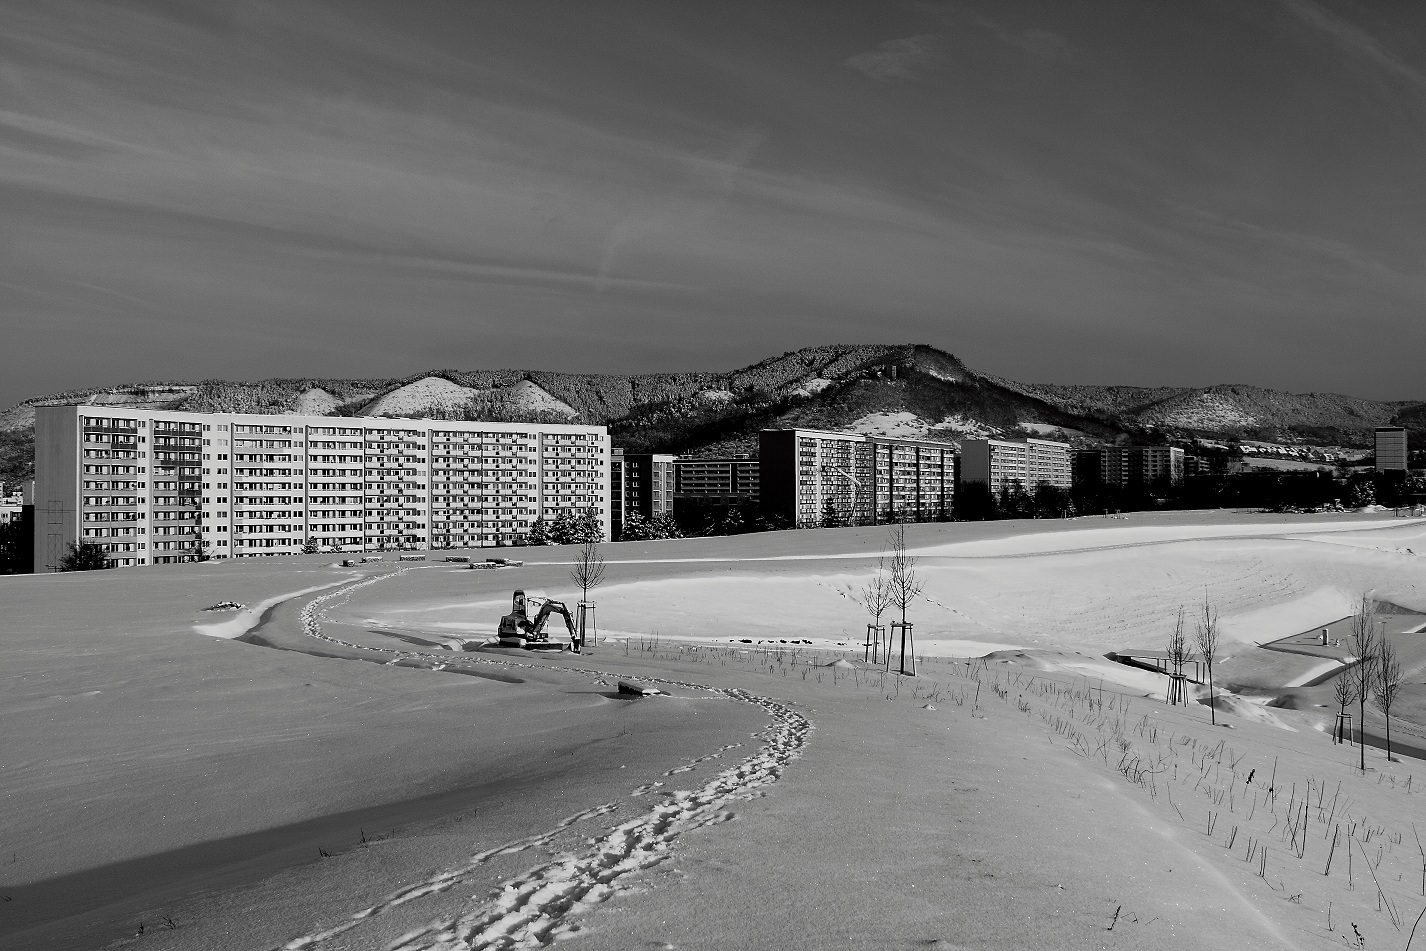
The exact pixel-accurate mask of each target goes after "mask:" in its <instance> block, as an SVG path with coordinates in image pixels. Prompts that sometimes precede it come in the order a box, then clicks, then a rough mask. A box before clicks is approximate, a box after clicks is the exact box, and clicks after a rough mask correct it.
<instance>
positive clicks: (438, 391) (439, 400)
mask: <svg viewBox="0 0 1426 951" xmlns="http://www.w3.org/2000/svg"><path fill="white" fill-rule="evenodd" d="M482 398H486V399H489V398H494V399H497V400H498V401H499V402H500V403H502V404H503V405H504V406H505V407H506V408H508V409H511V410H515V411H517V412H529V413H537V412H549V413H557V414H559V415H561V416H570V417H573V416H575V415H577V414H576V412H575V410H574V408H573V407H572V406H570V405H569V404H568V403H565V402H563V401H561V400H558V399H556V398H555V397H553V396H551V395H550V394H549V392H548V391H547V390H545V389H544V388H542V387H541V386H539V385H538V384H536V383H532V382H531V381H529V380H521V381H520V382H519V383H516V384H514V385H512V386H507V387H501V388H496V389H491V390H482V389H477V388H475V387H470V386H461V385H460V384H459V383H452V382H451V381H450V380H446V379H442V378H441V377H438V376H427V377H422V378H421V379H419V380H415V381H414V382H411V383H407V384H406V385H405V386H400V387H397V388H396V389H394V390H392V391H391V392H389V393H387V394H385V395H384V396H382V397H381V398H380V399H377V400H375V401H374V402H372V403H369V404H367V406H365V407H364V408H363V409H362V411H361V414H360V415H362V416H418V415H420V414H422V413H427V412H431V411H433V410H436V411H455V410H460V409H464V408H465V407H466V406H468V405H469V404H470V402H471V401H472V400H480V399H482Z"/></svg>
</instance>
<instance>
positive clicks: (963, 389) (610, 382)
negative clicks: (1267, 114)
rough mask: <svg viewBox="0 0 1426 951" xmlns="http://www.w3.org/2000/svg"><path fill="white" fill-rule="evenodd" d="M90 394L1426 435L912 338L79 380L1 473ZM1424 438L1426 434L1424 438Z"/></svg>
mask: <svg viewBox="0 0 1426 951" xmlns="http://www.w3.org/2000/svg"><path fill="white" fill-rule="evenodd" d="M80 401H85V402H90V403H99V404H106V405H108V404H112V405H125V406H132V407H142V408H145V409H173V410H185V411H190V412H239V413H302V414H310V415H332V416H380V415H390V416H431V417H441V418H464V419H503V420H522V419H541V420H546V421H553V422H585V423H599V424H605V425H608V426H609V427H610V429H611V432H612V434H613V436H614V439H615V442H616V444H618V445H623V446H626V447H628V448H630V449H631V450H635V451H639V450H644V451H662V452H685V453H687V452H699V453H711V452H730V451H751V450H753V449H754V448H755V446H756V440H757V432H758V430H759V429H763V428H768V427H779V426H803V427H811V428H822V429H849V430H855V431H858V432H870V433H882V434H887V435H902V436H918V437H924V438H932V439H947V440H955V439H958V438H962V437H965V436H971V435H976V436H980V435H1002V434H1003V435H1024V434H1026V433H1031V434H1044V435H1055V434H1063V435H1065V436H1067V437H1068V438H1071V439H1072V440H1075V441H1091V442H1093V441H1101V440H1115V439H1123V438H1135V436H1136V434H1139V433H1141V432H1142V431H1144V430H1148V429H1157V430H1165V431H1169V432H1170V433H1177V434H1182V435H1200V436H1218V437H1222V436H1243V437H1251V438H1267V439H1286V440H1291V441H1315V442H1323V443H1330V444H1339V445H1358V446H1362V445H1369V444H1370V441H1371V431H1372V429H1373V428H1374V427H1376V426H1382V425H1403V426H1406V427H1408V428H1409V429H1411V430H1413V432H1414V433H1415V435H1414V436H1413V442H1415V441H1416V440H1418V439H1421V438H1426V402H1423V401H1398V402H1385V401H1374V400H1362V399H1355V398H1353V397H1349V396H1342V395H1339V394H1334V393H1306V394H1295V393H1285V392H1282V391H1279V390H1269V389H1264V388H1262V387H1255V386H1246V385H1238V384H1233V385H1219V386H1209V387H1141V386H1072V385H1056V384H1025V383H1017V382H1015V381H1013V380H1006V379H1001V378H999V377H994V376H991V375H988V374H983V373H979V372H977V371H975V370H972V369H971V368H969V367H967V366H966V365H965V364H964V363H962V362H961V361H960V360H958V359H957V358H956V357H955V356H954V355H952V354H949V353H946V352H944V351H942V350H938V349H936V348H934V347H930V346H923V345H915V344H900V345H888V344H858V345H844V346H819V347H805V348H803V349H801V350H795V351H791V352H788V353H784V354H782V355H781V356H777V357H771V358H769V359H767V360H762V361H760V362H758V363H755V364H753V365H751V366H748V367H743V368H742V369H738V370H732V371H729V372H721V373H720V372H692V373H645V374H633V375H616V374H591V373H556V372H550V371H543V370H514V369H504V370H453V369H445V370H432V371H430V372H427V373H421V374H416V375H414V376H410V377H406V378H403V379H390V378H386V379H318V378H300V379H272V380H261V381H257V382H241V381H224V380H206V381H201V382H182V381H163V382H148V383H139V384H133V385H129V386H119V387H108V388H94V389H88V390H73V391H69V392H65V393H56V394H52V395H49V396H44V397H37V398H34V399H31V400H26V401H25V402H24V403H21V404H19V405H18V406H15V407H12V408H10V409H9V410H6V411H5V412H4V413H0V460H3V465H0V481H7V480H8V481H14V480H17V479H21V478H27V477H28V467H29V466H30V454H31V453H32V449H31V448H30V446H31V442H30V441H29V440H27V434H28V432H29V431H30V430H32V428H33V425H34V407H35V406H37V405H41V404H45V403H71V402H80ZM1417 444H1418V445H1419V443H1417Z"/></svg>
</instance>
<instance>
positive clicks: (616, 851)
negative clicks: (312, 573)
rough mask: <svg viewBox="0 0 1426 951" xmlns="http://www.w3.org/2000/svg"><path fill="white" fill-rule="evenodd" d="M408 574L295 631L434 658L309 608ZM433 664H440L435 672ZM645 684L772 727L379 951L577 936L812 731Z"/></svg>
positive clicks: (405, 895) (374, 909)
mask: <svg viewBox="0 0 1426 951" xmlns="http://www.w3.org/2000/svg"><path fill="white" fill-rule="evenodd" d="M410 570H413V569H412V568H405V569H400V570H398V571H394V572H391V573H389V574H385V575H379V576H377V577H373V578H368V579H366V580H363V581H359V582H357V583H355V584H352V585H348V586H346V587H344V588H341V589H338V590H337V591H335V592H333V593H331V594H328V595H324V596H322V597H319V598H316V599H314V600H313V601H311V602H310V603H309V604H308V605H307V607H306V608H304V609H303V612H302V628H303V632H304V633H305V634H307V635H309V636H311V637H315V638H320V639H322V640H325V641H330V642H332V643H336V644H341V645H343V646H346V647H353V648H358V649H360V650H364V651H377V652H382V653H389V654H392V655H393V660H399V659H402V658H411V659H422V660H436V659H437V658H436V657H434V656H433V655H430V654H424V653H420V652H417V651H403V650H395V649H392V648H374V647H366V646H363V645H359V644H351V643H348V642H346V641H341V640H338V639H337V638H334V637H330V636H328V635H326V634H323V633H322V630H321V625H320V623H319V621H318V617H319V614H318V607H319V605H321V604H324V603H326V602H328V601H332V600H334V599H336V598H339V597H345V596H346V595H347V594H349V593H350V592H351V591H353V590H355V589H357V588H361V587H364V586H366V585H369V584H374V583H375V582H377V581H382V580H385V579H387V578H391V577H394V576H395V575H398V574H402V573H404V572H405V571H410ZM462 660H463V661H464V662H467V663H479V664H488V665H493V666H500V667H525V668H535V667H540V668H541V669H545V670H548V669H549V668H547V667H542V666H541V665H537V664H523V663H519V662H518V661H497V660H490V659H486V658H462ZM440 666H446V664H441V665H440ZM564 669H566V670H569V671H570V672H571V673H585V674H594V675H597V676H601V677H609V676H611V674H610V673H609V672H608V671H602V670H585V669H581V668H564ZM628 679H638V680H643V681H646V682H649V683H655V684H663V685H667V686H676V687H684V688H687V689H692V690H702V691H706V692H708V693H713V694H719V695H722V696H724V697H727V698H728V699H730V700H733V701H736V702H739V703H748V704H752V705H753V706H757V707H760V708H762V709H763V710H764V711H766V713H767V714H768V716H769V717H771V719H772V721H773V722H772V725H771V726H769V727H768V728H767V729H766V730H764V731H762V732H761V733H757V734H754V738H755V739H757V740H760V741H761V747H760V749H759V750H758V751H757V752H756V753H753V754H752V755H750V756H748V757H747V758H746V759H744V760H742V761H741V762H739V763H737V764H736V765H734V766H730V767H728V768H727V769H724V770H723V771H722V772H720V773H718V774H717V775H716V776H714V777H713V778H712V779H710V780H708V781H707V782H706V783H704V784H703V785H702V786H700V787H699V788H697V789H694V790H684V789H678V790H663V789H661V787H662V786H663V783H649V784H646V785H643V786H640V787H638V788H637V789H635V790H634V791H633V793H632V797H640V796H644V795H647V794H648V793H651V792H654V791H655V790H659V791H660V794H659V799H660V801H659V802H658V803H657V804H656V805H654V806H653V807H652V808H650V809H649V810H648V811H647V812H645V813H644V814H643V815H641V816H638V817H636V818H633V819H630V820H628V821H626V822H622V823H620V824H618V825H616V826H614V827H613V828H610V829H607V830H606V831H605V832H604V833H603V834H601V835H598V836H596V837H594V838H593V839H591V840H589V845H588V846H587V847H586V848H583V849H580V850H576V851H569V852H564V853H560V854H557V855H555V856H554V857H553V858H552V859H550V860H549V861H547V862H543V863H541V864H539V865H536V866H535V867H533V868H530V869H527V870H526V871H524V872H522V873H520V874H519V875H516V876H514V877H512V878H509V879H507V880H505V881H504V882H501V883H500V884H499V885H498V886H496V888H495V889H494V892H493V894H491V895H490V896H489V897H487V898H485V899H484V900H479V898H478V896H476V897H473V898H472V899H471V903H470V904H469V905H468V906H467V907H466V908H465V909H464V910H462V911H461V912H460V913H459V914H457V915H455V916H454V917H446V918H441V919H438V920H435V921H431V922H429V923H427V924H426V925H424V926H422V927H420V928H417V929H415V930H413V931H410V932H408V933H406V934H405V935H402V936H401V937H400V938H399V939H397V940H396V941H395V942H394V943H392V944H390V945H387V948H388V951H476V949H487V948H489V949H506V948H512V949H513V948H538V947H543V946H545V945H547V944H549V943H550V942H552V941H554V940H556V939H559V938H563V937H568V936H571V935H574V934H577V933H578V932H579V931H580V930H581V926H580V925H579V923H578V921H577V920H576V919H577V918H578V916H579V915H580V914H581V913H582V912H584V911H586V910H588V909H589V908H591V907H593V906H594V905H597V904H599V903H600V902H603V901H606V900H607V899H609V898H610V897H611V896H613V895H615V894H617V893H618V892H619V891H620V890H621V885H620V880H621V879H624V878H626V877H627V876H629V875H631V874H633V873H636V872H640V871H643V870H645V869H648V868H651V867H653V866H655V865H657V864H659V863H660V862H663V861H664V860H665V859H667V858H668V856H669V850H670V849H671V848H672V846H673V845H674V844H675V842H676V840H677V839H678V837H679V836H680V835H682V834H683V833H685V832H688V831H690V830H692V829H698V828H701V827H703V826H708V825H714V824H717V823H720V822H726V821H728V820H729V819H731V818H733V814H732V813H731V812H730V811H729V810H728V808H727V807H728V806H730V805H731V804H732V803H734V802H737V801H739V800H748V799H753V798H756V797H757V796H761V795H763V791H762V787H765V786H768V785H771V784H772V783H774V782H776V781H777V780H778V778H779V777H780V776H781V775H782V771H783V769H784V768H785V767H786V766H787V764H788V763H789V762H791V761H792V760H793V759H795V758H796V757H797V756H798V754H799V753H800V752H801V750H802V747H803V746H804V745H805V744H806V742H807V735H808V733H809V732H810V731H811V729H812V724H811V723H810V722H809V721H808V720H807V719H806V718H805V717H803V716H802V715H800V714H798V713H797V712H795V711H794V710H792V709H791V708H789V707H788V706H786V705H785V704H783V703H781V702H779V701H777V700H775V699H772V698H770V697H760V696H757V695H755V694H751V693H748V692H747V691H745V690H739V689H736V688H720V687H710V686H707V685H704V684H693V683H684V682H681V681H675V680H666V679H662V678H656V677H637V678H628ZM741 746H742V744H741V743H731V744H729V745H727V746H724V747H722V748H721V749H719V750H718V751H716V752H714V753H710V754H709V755H707V756H701V757H698V758H697V759H694V760H691V761H689V762H688V763H686V764H685V765H683V766H680V767H677V768H675V769H671V770H669V771H668V772H667V773H665V774H664V775H665V776H673V775H676V774H680V773H686V772H689V771H691V770H693V769H695V768H696V767H697V766H698V765H700V764H702V763H705V762H708V761H709V760H714V759H718V758H720V757H721V756H723V754H725V753H727V752H728V751H729V750H733V749H738V748H740V747H741ZM621 805H622V803H619V802H611V803H605V804H604V805H601V806H596V807H594V808H591V809H586V810H584V811H583V812H579V813H575V814H574V815H572V816H569V817H567V818H565V819H563V820H561V821H560V822H559V823H558V824H557V825H556V826H555V827H554V828H553V829H550V830H549V831H547V832H542V833H538V834H535V835H531V836H526V837H524V838H521V839H516V840H514V841H512V842H507V843H505V844H504V845H500V846H496V847H494V848H491V849H486V850H485V851H482V852H477V853H475V854H474V855H472V856H470V858H469V859H468V860H467V861H465V862H463V863H461V864H460V865H458V866H455V867H452V868H448V869H444V870H442V871H440V872H437V873H436V874H434V875H432V876H430V877H429V878H426V879H424V880H422V881H420V882H416V883H414V884H411V885H407V886H406V887H404V888H402V889H400V890H398V891H396V892H393V893H392V894H390V895H388V896H387V897H386V898H384V899H383V900H382V901H380V902H377V903H376V904H374V905H372V906H370V907H368V908H364V909H362V910H361V911H358V912H357V913H355V914H354V915H352V916H351V917H350V918H348V919H347V920H346V921H344V922H342V923H340V924H337V925H334V926H332V927H330V928H326V929H322V930H319V931H314V932H311V933H309V934H305V935H302V936H301V937H297V938H294V939H292V940H291V941H288V942H287V943H286V944H284V945H282V946H281V951H307V949H317V948H320V947H321V946H322V945H323V944H325V943H326V942H328V941H330V940H331V939H333V938H336V937H338V936H340V935H344V934H347V933H348V932H351V931H354V930H357V929H360V928H361V927H362V926H363V925H365V924H366V923H367V922H370V921H372V920H373V919H375V918H377V917H379V916H380V915H382V914H383V913H384V912H386V911H387V910H389V909H392V908H397V907H399V906H401V905H405V904H407V903H409V902H411V901H414V900H416V899H418V898H424V897H426V896H429V895H434V894H438V893H441V892H446V891H449V890H450V889H452V888H454V887H456V886H457V885H459V884H460V883H461V882H462V881H463V880H464V879H465V878H466V877H467V876H469V875H471V874H472V873H473V872H475V871H476V870H478V869H479V868H481V867H482V866H484V865H486V864H487V863H488V862H489V861H490V860H491V859H493V858H495V857H497V856H501V855H511V854H515V853H519V852H524V851H528V850H530V849H539V848H542V847H545V846H548V845H549V844H550V843H551V842H552V841H553V840H554V839H555V837H556V836H558V835H560V834H561V833H563V832H565V831H566V830H568V829H569V828H570V827H571V826H573V825H574V824H576V823H579V822H584V821H586V820H589V819H596V818H598V817H600V816H604V815H608V814H609V813H611V812H614V811H615V810H617V809H618V808H619V807H620V806H621Z"/></svg>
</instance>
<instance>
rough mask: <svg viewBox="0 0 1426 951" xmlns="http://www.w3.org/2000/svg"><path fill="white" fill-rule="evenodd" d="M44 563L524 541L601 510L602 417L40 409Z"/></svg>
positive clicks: (39, 546)
mask: <svg viewBox="0 0 1426 951" xmlns="http://www.w3.org/2000/svg"><path fill="white" fill-rule="evenodd" d="M35 423H36V428H35V474H36V488H35V501H36V510H35V522H36V525H35V541H34V545H35V568H36V570H38V571H52V570H55V568H56V567H57V566H58V564H59V559H60V558H62V557H63V556H64V554H65V552H66V551H67V550H68V546H69V545H70V544H71V543H76V544H77V543H80V542H92V543H95V544H99V545H102V546H103V547H104V550H105V551H106V552H107V553H108V554H109V558H110V560H111V561H112V562H113V563H114V564H116V565H120V566H128V565H143V564H161V563H165V562H178V561H189V560H192V558H193V555H194V553H195V552H196V551H197V550H198V549H199V546H200V545H201V547H202V549H204V550H205V551H206V553H207V554H209V555H210V556H211V557H213V558H229V557H234V558H236V557H247V556H257V555H278V554H293V553H296V552H298V551H300V550H301V549H302V548H303V546H304V545H307V544H312V545H316V546H317V547H319V548H321V549H323V550H328V551H373V550H380V549H386V548H418V549H419V548H451V547H482V546H494V545H503V544H516V543H519V542H520V541H522V540H523V538H524V535H525V533H526V532H527V531H528V530H529V528H530V526H531V524H532V523H533V522H534V521H535V519H537V518H540V517H543V518H545V519H546V520H552V519H554V518H556V517H558V515H559V514H560V513H561V512H564V511H572V512H576V513H578V512H584V511H587V510H589V509H594V510H595V511H597V512H598V513H599V517H600V520H601V523H602V525H603V526H604V534H605V537H606V538H607V537H608V534H609V523H610V512H609V436H608V432H607V430H606V429H605V428H604V427H603V426H575V425H562V424H546V423H487V422H463V421H454V420H433V419H387V418H361V417H336V416H296V415H280V416H279V415H273V416H268V415H248V414H239V413H182V412H167V411H162V410H138V409H132V410H131V409H127V408H124V407H120V406H89V405H69V406H40V407H36V415H35Z"/></svg>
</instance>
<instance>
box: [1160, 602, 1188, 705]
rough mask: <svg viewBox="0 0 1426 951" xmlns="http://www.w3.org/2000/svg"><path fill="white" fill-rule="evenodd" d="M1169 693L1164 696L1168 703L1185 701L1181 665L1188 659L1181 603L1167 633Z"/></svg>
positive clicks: (1186, 700)
mask: <svg viewBox="0 0 1426 951" xmlns="http://www.w3.org/2000/svg"><path fill="white" fill-rule="evenodd" d="M1165 653H1167V654H1168V669H1169V693H1168V697H1167V698H1166V699H1167V700H1168V702H1169V704H1170V705H1173V704H1177V703H1179V702H1183V703H1187V702H1188V698H1187V697H1186V696H1184V695H1183V665H1184V662H1185V661H1186V660H1188V639H1187V637H1185V636H1184V633H1183V605H1181V604H1180V605H1179V606H1178V619H1177V620H1176V621H1174V626H1173V633H1172V634H1170V635H1169V643H1168V650H1167V651H1165Z"/></svg>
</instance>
